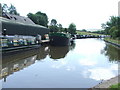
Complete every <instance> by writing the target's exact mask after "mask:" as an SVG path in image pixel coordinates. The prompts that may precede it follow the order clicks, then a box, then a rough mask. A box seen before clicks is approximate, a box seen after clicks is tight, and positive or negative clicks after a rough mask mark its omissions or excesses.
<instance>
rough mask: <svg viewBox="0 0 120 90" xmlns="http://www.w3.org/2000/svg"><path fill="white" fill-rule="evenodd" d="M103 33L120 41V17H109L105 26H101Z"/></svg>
mask: <svg viewBox="0 0 120 90" xmlns="http://www.w3.org/2000/svg"><path fill="white" fill-rule="evenodd" d="M102 28H104V29H105V30H104V31H105V33H106V34H109V35H111V37H112V38H118V39H120V17H116V16H111V17H110V19H109V21H107V22H106V24H102Z"/></svg>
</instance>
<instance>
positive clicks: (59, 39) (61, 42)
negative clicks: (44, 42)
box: [49, 32, 72, 46]
mask: <svg viewBox="0 0 120 90" xmlns="http://www.w3.org/2000/svg"><path fill="white" fill-rule="evenodd" d="M49 39H50V44H51V45H54V46H67V45H70V42H71V40H72V39H71V35H70V34H69V33H62V32H52V33H50V34H49Z"/></svg>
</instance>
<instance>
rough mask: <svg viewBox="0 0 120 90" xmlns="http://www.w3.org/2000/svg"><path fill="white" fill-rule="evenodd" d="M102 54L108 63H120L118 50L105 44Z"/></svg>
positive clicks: (119, 51)
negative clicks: (106, 57) (107, 59)
mask: <svg viewBox="0 0 120 90" xmlns="http://www.w3.org/2000/svg"><path fill="white" fill-rule="evenodd" d="M104 54H105V56H108V58H109V61H117V62H119V61H120V49H118V48H116V47H114V46H112V45H111V44H106V46H105V47H104Z"/></svg>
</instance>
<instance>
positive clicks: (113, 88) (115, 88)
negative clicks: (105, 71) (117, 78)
mask: <svg viewBox="0 0 120 90" xmlns="http://www.w3.org/2000/svg"><path fill="white" fill-rule="evenodd" d="M109 90H120V83H118V84H115V85H111V86H110V89H109Z"/></svg>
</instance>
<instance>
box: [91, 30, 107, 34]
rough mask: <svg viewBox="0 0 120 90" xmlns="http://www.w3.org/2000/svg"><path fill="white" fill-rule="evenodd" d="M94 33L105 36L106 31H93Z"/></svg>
mask: <svg viewBox="0 0 120 90" xmlns="http://www.w3.org/2000/svg"><path fill="white" fill-rule="evenodd" d="M92 33H97V34H105V31H104V30H99V31H93V32H92Z"/></svg>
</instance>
